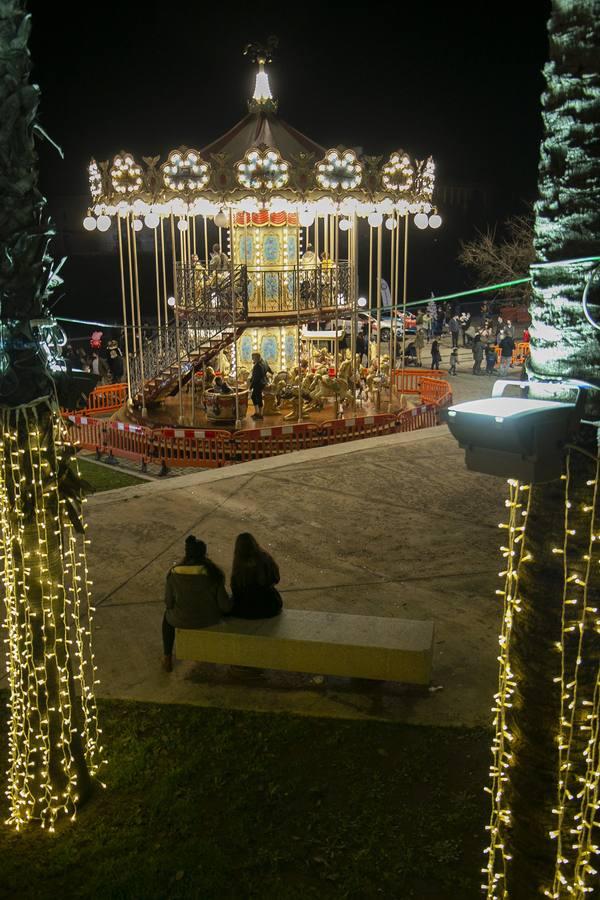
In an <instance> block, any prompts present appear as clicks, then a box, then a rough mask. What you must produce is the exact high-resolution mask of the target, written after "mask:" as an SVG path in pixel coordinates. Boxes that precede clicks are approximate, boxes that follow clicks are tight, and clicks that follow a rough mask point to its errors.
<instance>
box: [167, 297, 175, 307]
mask: <svg viewBox="0 0 600 900" xmlns="http://www.w3.org/2000/svg"><path fill="white" fill-rule="evenodd" d="M167 303H168V304H169V306H170V307H171V308H173V307H174V306H175V297H169V299H168V300H167Z"/></svg>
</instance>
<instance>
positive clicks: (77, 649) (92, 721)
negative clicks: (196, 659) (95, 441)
mask: <svg viewBox="0 0 600 900" xmlns="http://www.w3.org/2000/svg"><path fill="white" fill-rule="evenodd" d="M67 444H68V439H67V434H66V428H65V425H64V423H63V422H62V419H61V416H60V411H59V409H58V406H57V405H56V404H55V403H54V401H51V400H47V401H41V402H40V401H39V400H38V401H35V402H34V403H33V404H31V405H26V406H21V407H18V408H17V409H13V410H11V409H3V410H2V440H1V441H0V529H1V537H2V540H1V548H0V554H1V555H0V565H1V567H2V573H3V583H4V601H5V607H6V616H5V622H4V628H5V630H6V632H7V637H6V639H5V644H6V656H7V674H8V681H9V685H10V701H9V704H8V705H9V708H10V723H9V736H8V741H9V755H8V769H7V776H8V784H7V789H6V795H7V797H8V801H9V807H10V813H9V817H8V819H7V824H10V825H12V826H14V827H15V828H16V829H17V830H19V829H20V828H21V827H22V826H23V825H24V824H25V823H27V822H28V821H30V820H31V819H38V820H40V821H41V825H42V827H44V828H47V829H48V830H49V831H54V827H55V823H56V820H57V818H58V816H59V815H61V814H63V813H67V814H69V815H70V816H71V817H72V818H74V817H75V815H76V810H77V804H78V801H79V797H80V790H81V785H80V774H81V773H80V767H79V765H78V763H79V757H78V750H77V748H78V747H80V748H81V753H82V756H83V758H84V759H85V762H86V764H87V770H88V773H89V775H90V776H94V775H96V773H97V772H98V770H99V769H100V767H101V766H102V764H103V762H104V759H103V748H102V745H101V730H100V729H99V727H98V717H97V709H96V702H95V699H94V684H95V683H97V679H96V672H97V667H96V663H95V658H94V654H93V651H92V646H91V625H92V614H93V607H92V605H91V597H90V587H91V581H90V579H89V577H88V571H87V561H86V552H85V545H86V543H87V541H86V539H85V526H84V533H83V534H78V532H77V531H76V529H75V527H74V524H73V522H72V521H71V519H70V516H69V514H68V510H67V503H68V502H69V501H68V499H67V498H66V497H65V496H63V493H64V492H63V491H62V490H61V484H60V469H61V460H62V450H63V448H65V446H66V445H67ZM75 465H76V463H75ZM75 685H78V688H75Z"/></svg>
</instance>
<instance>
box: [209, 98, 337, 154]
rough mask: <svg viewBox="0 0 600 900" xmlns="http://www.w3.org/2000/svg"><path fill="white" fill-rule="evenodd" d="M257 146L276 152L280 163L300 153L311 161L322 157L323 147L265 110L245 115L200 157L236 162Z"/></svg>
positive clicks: (273, 113) (275, 114)
mask: <svg viewBox="0 0 600 900" xmlns="http://www.w3.org/2000/svg"><path fill="white" fill-rule="evenodd" d="M261 145H264V146H265V147H269V148H271V149H273V150H277V151H278V152H279V155H280V156H281V157H282V159H292V158H293V157H297V156H299V155H300V154H301V153H312V154H313V155H314V157H315V159H320V158H321V157H322V156H325V147H321V145H320V144H317V143H315V141H311V139H310V138H309V137H307V136H306V135H305V134H302V132H301V131H298V130H297V129H296V128H293V127H292V126H291V125H288V123H287V122H284V120H283V119H280V118H279V116H278V115H277V113H276V112H270V111H265V110H256V111H254V112H249V113H248V115H247V116H244V118H243V119H242V120H241V121H240V122H238V123H237V125H234V126H233V128H230V129H229V131H227V132H226V133H225V134H224V135H222V136H221V137H220V138H217V140H216V141H213V142H212V143H211V144H207V146H206V147H203V148H202V150H201V151H200V153H201V155H202V156H203V157H205V158H207V157H210V156H212V154H213V153H226V154H227V155H228V156H229V157H230V158H231V159H234V160H239V159H243V157H244V156H245V155H246V153H247V152H248V150H252V148H253V147H259V146H261Z"/></svg>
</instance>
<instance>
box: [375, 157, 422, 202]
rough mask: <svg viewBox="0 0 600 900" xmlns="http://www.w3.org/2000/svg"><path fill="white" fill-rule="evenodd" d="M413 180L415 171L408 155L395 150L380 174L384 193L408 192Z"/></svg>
mask: <svg viewBox="0 0 600 900" xmlns="http://www.w3.org/2000/svg"><path fill="white" fill-rule="evenodd" d="M414 178H415V169H414V166H413V164H412V162H411V160H410V156H409V155H408V153H405V152H404V150H397V151H396V152H395V153H392V155H391V156H390V158H389V160H388V161H387V163H386V164H385V166H384V167H383V169H382V172H381V182H382V184H383V186H384V188H385V190H386V191H393V192H395V193H399V194H405V193H407V192H408V191H410V189H411V187H412V186H413V182H414Z"/></svg>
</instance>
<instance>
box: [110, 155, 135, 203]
mask: <svg viewBox="0 0 600 900" xmlns="http://www.w3.org/2000/svg"><path fill="white" fill-rule="evenodd" d="M110 178H111V182H112V186H113V188H114V190H115V191H116V192H117V194H135V193H136V192H137V191H139V190H140V189H141V187H142V183H143V182H142V170H141V168H140V167H139V166H138V164H137V163H136V161H135V160H134V158H133V156H132V155H131V153H121V154H118V155H117V156H115V158H114V162H113V165H112V169H111V170H110Z"/></svg>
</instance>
